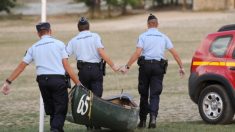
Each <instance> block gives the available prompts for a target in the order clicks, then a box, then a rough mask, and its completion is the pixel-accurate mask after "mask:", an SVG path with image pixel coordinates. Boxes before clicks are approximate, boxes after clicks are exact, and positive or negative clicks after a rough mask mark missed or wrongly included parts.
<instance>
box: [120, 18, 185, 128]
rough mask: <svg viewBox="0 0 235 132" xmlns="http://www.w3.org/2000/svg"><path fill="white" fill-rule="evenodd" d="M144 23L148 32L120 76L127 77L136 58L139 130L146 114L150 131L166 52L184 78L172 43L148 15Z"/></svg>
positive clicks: (142, 36) (139, 42) (140, 39)
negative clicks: (137, 68) (171, 57)
mask: <svg viewBox="0 0 235 132" xmlns="http://www.w3.org/2000/svg"><path fill="white" fill-rule="evenodd" d="M147 23H148V30H147V31H146V32H144V33H142V34H141V35H140V36H139V39H138V43H137V46H136V47H137V49H136V52H135V53H134V54H133V56H132V57H131V58H130V60H129V61H128V63H127V65H126V66H125V67H123V68H122V69H121V71H122V72H124V73H126V72H127V71H128V69H129V68H130V66H131V65H132V64H133V63H134V62H135V61H136V60H137V59H138V57H139V59H138V62H137V63H138V65H139V78H138V81H139V83H138V91H139V94H140V113H139V116H140V123H139V125H138V127H139V128H142V127H145V126H146V118H147V115H148V113H149V114H150V121H149V128H155V127H156V117H157V116H158V109H159V101H160V94H161V92H162V82H163V77H164V74H165V72H166V68H167V61H166V60H165V57H164V52H165V50H169V51H170V53H171V54H172V55H173V56H174V58H175V60H176V61H177V63H178V65H179V67H180V70H179V71H180V74H181V75H183V74H184V70H183V65H182V62H181V60H180V58H179V56H178V54H177V52H176V51H175V50H174V48H173V44H172V42H171V41H170V39H169V38H168V37H167V36H166V35H165V34H163V33H161V32H160V31H159V30H158V29H157V27H158V20H157V18H156V17H155V16H154V15H152V14H151V15H150V16H149V17H148V21H147Z"/></svg>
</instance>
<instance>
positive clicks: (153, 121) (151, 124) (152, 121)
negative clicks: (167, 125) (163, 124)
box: [149, 115, 156, 128]
mask: <svg viewBox="0 0 235 132" xmlns="http://www.w3.org/2000/svg"><path fill="white" fill-rule="evenodd" d="M149 128H156V116H154V115H151V116H150V120H149Z"/></svg>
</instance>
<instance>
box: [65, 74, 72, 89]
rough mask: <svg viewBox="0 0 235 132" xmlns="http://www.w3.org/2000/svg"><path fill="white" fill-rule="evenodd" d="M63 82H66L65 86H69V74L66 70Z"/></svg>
mask: <svg viewBox="0 0 235 132" xmlns="http://www.w3.org/2000/svg"><path fill="white" fill-rule="evenodd" d="M65 82H66V86H67V88H71V82H70V76H69V74H68V73H67V72H66V73H65Z"/></svg>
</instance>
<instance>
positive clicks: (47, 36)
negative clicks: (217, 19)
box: [41, 35, 51, 39]
mask: <svg viewBox="0 0 235 132" xmlns="http://www.w3.org/2000/svg"><path fill="white" fill-rule="evenodd" d="M50 37H51V36H50V35H43V36H42V37H41V38H42V39H43V38H50Z"/></svg>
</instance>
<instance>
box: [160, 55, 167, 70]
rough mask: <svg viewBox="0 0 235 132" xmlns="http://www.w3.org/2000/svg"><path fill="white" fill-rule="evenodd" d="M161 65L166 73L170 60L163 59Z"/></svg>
mask: <svg viewBox="0 0 235 132" xmlns="http://www.w3.org/2000/svg"><path fill="white" fill-rule="evenodd" d="M160 66H161V67H162V68H163V70H164V74H165V73H166V71H167V67H168V60H165V59H161V61H160Z"/></svg>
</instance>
